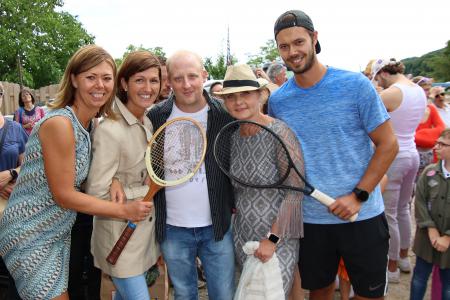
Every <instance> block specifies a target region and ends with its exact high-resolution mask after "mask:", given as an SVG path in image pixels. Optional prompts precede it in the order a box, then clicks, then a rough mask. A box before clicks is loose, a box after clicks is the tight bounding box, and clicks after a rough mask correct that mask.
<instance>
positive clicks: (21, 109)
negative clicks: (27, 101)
mask: <svg viewBox="0 0 450 300" xmlns="http://www.w3.org/2000/svg"><path fill="white" fill-rule="evenodd" d="M23 111H24V109H23V108H22V106H20V107H19V123H20V124H22V114H23Z"/></svg>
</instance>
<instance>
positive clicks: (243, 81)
mask: <svg viewBox="0 0 450 300" xmlns="http://www.w3.org/2000/svg"><path fill="white" fill-rule="evenodd" d="M267 84H268V81H267V80H265V79H263V78H256V76H255V73H253V71H252V68H250V66H249V65H245V64H243V65H234V66H228V68H227V72H226V73H225V79H224V81H223V89H222V90H221V91H220V92H216V93H215V94H218V95H225V94H232V93H239V92H245V91H256V90H259V89H262V88H264V87H266V85H267Z"/></svg>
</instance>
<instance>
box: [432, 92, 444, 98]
mask: <svg viewBox="0 0 450 300" xmlns="http://www.w3.org/2000/svg"><path fill="white" fill-rule="evenodd" d="M444 96H445V93H440V94H437V95H436V96H434V98H437V97H444Z"/></svg>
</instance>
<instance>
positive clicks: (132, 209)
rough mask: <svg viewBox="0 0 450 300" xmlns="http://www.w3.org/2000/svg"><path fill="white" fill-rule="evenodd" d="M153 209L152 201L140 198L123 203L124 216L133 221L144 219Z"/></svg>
mask: <svg viewBox="0 0 450 300" xmlns="http://www.w3.org/2000/svg"><path fill="white" fill-rule="evenodd" d="M152 209H153V202H147V201H142V199H139V200H135V201H129V202H127V203H126V204H125V205H124V210H125V218H126V219H127V220H130V221H131V222H133V223H136V222H140V221H143V220H145V219H146V218H147V217H148V215H149V214H150V213H151V211H152Z"/></svg>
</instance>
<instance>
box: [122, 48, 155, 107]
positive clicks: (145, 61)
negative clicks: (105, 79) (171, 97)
mask: <svg viewBox="0 0 450 300" xmlns="http://www.w3.org/2000/svg"><path fill="white" fill-rule="evenodd" d="M150 68H158V74H159V90H160V92H161V64H160V62H159V60H158V58H157V57H156V56H155V55H154V54H152V53H151V52H149V51H144V50H141V51H135V52H131V53H130V54H128V55H127V57H125V60H124V61H123V62H122V65H120V67H119V72H118V73H117V78H116V85H117V97H118V98H119V99H120V101H122V103H124V104H125V103H127V102H128V96H127V92H126V91H125V90H124V89H123V87H122V84H121V83H120V82H121V80H122V78H123V80H125V81H126V82H128V80H129V79H130V77H131V76H133V75H134V74H136V73H139V72H143V71H145V70H147V69H150ZM158 96H159V93H158ZM158 96H157V97H156V98H158Z"/></svg>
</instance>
